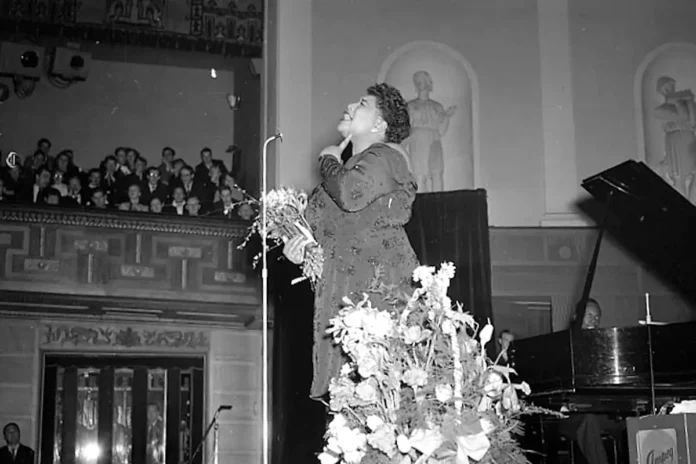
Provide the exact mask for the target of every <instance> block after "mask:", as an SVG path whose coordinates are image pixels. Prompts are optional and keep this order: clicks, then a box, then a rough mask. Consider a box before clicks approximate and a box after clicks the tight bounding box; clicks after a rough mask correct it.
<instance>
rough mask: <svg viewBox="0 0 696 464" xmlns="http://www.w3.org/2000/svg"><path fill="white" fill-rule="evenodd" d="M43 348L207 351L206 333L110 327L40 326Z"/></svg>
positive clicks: (86, 325)
mask: <svg viewBox="0 0 696 464" xmlns="http://www.w3.org/2000/svg"><path fill="white" fill-rule="evenodd" d="M40 343H41V348H43V349H55V348H60V349H66V348H80V349H120V350H124V349H125V350H143V349H144V350H187V351H199V352H200V351H202V352H206V351H208V350H209V349H210V334H209V332H208V331H207V330H191V329H179V328H167V329H158V328H154V327H142V326H140V327H132V326H128V325H113V324H78V323H68V322H65V323H44V324H41V339H40Z"/></svg>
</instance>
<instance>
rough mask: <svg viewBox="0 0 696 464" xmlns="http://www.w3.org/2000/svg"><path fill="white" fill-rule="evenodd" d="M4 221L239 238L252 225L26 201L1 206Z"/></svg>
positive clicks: (236, 221)
mask: <svg viewBox="0 0 696 464" xmlns="http://www.w3.org/2000/svg"><path fill="white" fill-rule="evenodd" d="M0 221H5V222H21V223H36V224H57V225H65V226H71V227H95V228H105V229H119V230H138V231H152V232H158V233H168V234H183V235H199V236H206V237H225V238H237V239H241V238H243V237H244V236H245V235H246V233H247V228H248V223H247V222H244V221H241V220H230V219H225V218H214V217H203V218H189V217H183V218H181V217H176V216H156V215H152V214H147V213H127V212H111V211H109V212H101V211H79V210H75V211H71V210H66V209H51V208H42V207H33V206H26V205H2V206H0Z"/></svg>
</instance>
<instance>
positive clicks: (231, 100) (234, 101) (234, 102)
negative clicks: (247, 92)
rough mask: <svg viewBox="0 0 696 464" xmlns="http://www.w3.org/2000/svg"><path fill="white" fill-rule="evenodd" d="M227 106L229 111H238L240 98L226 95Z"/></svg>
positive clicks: (240, 102) (229, 94)
mask: <svg viewBox="0 0 696 464" xmlns="http://www.w3.org/2000/svg"><path fill="white" fill-rule="evenodd" d="M227 104H228V105H230V109H231V110H238V109H239V106H240V105H241V104H242V97H240V96H239V95H233V94H231V93H228V94H227Z"/></svg>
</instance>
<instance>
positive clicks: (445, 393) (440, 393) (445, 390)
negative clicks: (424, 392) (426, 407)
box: [435, 384, 454, 403]
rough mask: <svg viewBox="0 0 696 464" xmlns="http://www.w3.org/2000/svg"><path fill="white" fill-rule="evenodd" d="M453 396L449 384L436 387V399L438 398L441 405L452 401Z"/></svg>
mask: <svg viewBox="0 0 696 464" xmlns="http://www.w3.org/2000/svg"><path fill="white" fill-rule="evenodd" d="M453 395H454V392H453V391H452V387H451V386H450V385H449V384H440V385H438V386H436V387H435V398H437V400H438V401H439V402H440V403H446V402H448V401H449V400H451V399H452V396H453Z"/></svg>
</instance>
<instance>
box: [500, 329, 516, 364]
mask: <svg viewBox="0 0 696 464" xmlns="http://www.w3.org/2000/svg"><path fill="white" fill-rule="evenodd" d="M514 341H515V334H513V333H512V332H511V331H510V330H508V329H505V330H503V331H501V332H500V335H498V359H497V364H500V365H503V366H507V365H509V364H510V356H511V353H510V351H511V350H510V347H511V346H512V342H514Z"/></svg>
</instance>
